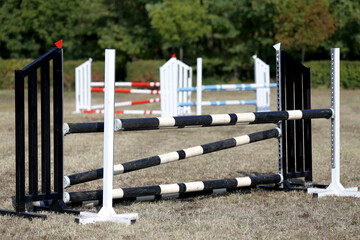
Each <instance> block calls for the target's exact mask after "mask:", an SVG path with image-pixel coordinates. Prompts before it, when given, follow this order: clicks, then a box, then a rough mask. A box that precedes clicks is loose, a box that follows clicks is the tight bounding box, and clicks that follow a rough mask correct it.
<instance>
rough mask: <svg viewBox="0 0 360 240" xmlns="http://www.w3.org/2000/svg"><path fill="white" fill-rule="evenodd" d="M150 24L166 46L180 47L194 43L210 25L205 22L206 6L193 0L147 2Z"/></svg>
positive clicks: (207, 30) (206, 31)
mask: <svg viewBox="0 0 360 240" xmlns="http://www.w3.org/2000/svg"><path fill="white" fill-rule="evenodd" d="M147 9H148V11H149V15H150V17H151V24H152V26H153V27H154V28H155V29H156V30H157V31H158V32H159V34H160V35H161V37H162V40H163V42H164V43H165V44H166V45H165V46H167V47H182V46H184V45H187V44H192V43H196V42H197V41H199V39H200V38H201V37H202V36H204V35H205V34H206V33H208V32H210V26H209V25H207V24H206V23H205V16H206V12H207V10H206V6H205V5H201V4H200V1H193V0H163V2H162V3H156V4H148V5H147Z"/></svg>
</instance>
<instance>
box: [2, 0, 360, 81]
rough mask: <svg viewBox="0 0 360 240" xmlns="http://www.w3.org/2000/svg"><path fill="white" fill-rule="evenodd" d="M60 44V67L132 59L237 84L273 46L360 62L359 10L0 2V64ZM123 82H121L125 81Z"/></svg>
mask: <svg viewBox="0 0 360 240" xmlns="http://www.w3.org/2000/svg"><path fill="white" fill-rule="evenodd" d="M60 39H63V48H64V57H65V59H84V58H88V57H92V58H93V59H99V60H102V59H103V49H105V48H115V49H116V50H117V61H118V63H119V64H118V65H119V67H120V69H123V70H124V69H125V66H126V63H128V62H129V61H136V60H138V59H167V58H169V57H170V56H171V55H172V54H173V53H176V54H177V56H178V58H180V59H182V60H184V61H185V62H186V63H188V64H192V65H193V64H194V63H195V61H196V57H203V58H204V65H206V74H208V75H212V74H214V75H222V76H225V77H229V76H231V77H234V78H239V77H240V76H241V74H242V72H244V71H247V70H249V69H250V68H252V67H251V66H252V58H251V57H252V55H254V54H256V55H258V56H259V57H260V58H262V59H263V60H265V61H266V62H273V61H274V50H273V49H272V45H273V44H275V43H276V42H282V44H283V45H282V46H283V48H285V49H287V50H288V51H289V52H291V54H293V55H295V56H296V57H297V58H298V59H299V60H302V61H305V60H318V59H325V58H326V59H328V57H329V49H330V48H331V47H334V46H336V47H340V48H341V54H342V58H344V59H348V60H359V59H360V2H359V1H352V0H315V1H314V0H221V1H218V0H72V1H61V0H0V58H3V59H8V58H36V57H38V56H39V55H40V54H42V53H44V52H46V51H47V50H48V49H50V48H51V47H52V46H53V43H54V42H55V41H57V40H60ZM123 75H124V74H123Z"/></svg>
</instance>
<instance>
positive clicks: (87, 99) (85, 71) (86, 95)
mask: <svg viewBox="0 0 360 240" xmlns="http://www.w3.org/2000/svg"><path fill="white" fill-rule="evenodd" d="M91 62H92V59H91V58H89V60H88V61H86V62H84V63H83V64H81V65H80V66H78V67H76V68H75V104H76V110H75V112H76V113H81V112H82V113H104V111H103V109H104V105H103V104H100V105H91V92H104V87H105V84H104V82H91ZM115 86H116V87H148V88H154V87H160V83H158V82H116V83H115ZM115 92H116V93H129V94H151V95H159V94H160V91H159V90H153V89H119V88H117V89H115ZM160 101H161V100H160V98H152V99H145V100H138V101H125V102H118V103H115V107H124V106H132V105H139V104H147V103H156V102H160ZM115 113H118V114H161V112H160V110H116V112H115Z"/></svg>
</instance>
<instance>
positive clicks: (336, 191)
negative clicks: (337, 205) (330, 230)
mask: <svg viewBox="0 0 360 240" xmlns="http://www.w3.org/2000/svg"><path fill="white" fill-rule="evenodd" d="M331 107H332V109H333V111H334V114H333V117H332V119H331V184H330V185H329V186H328V187H327V188H326V189H318V188H309V189H308V193H311V194H314V196H317V197H319V198H320V197H325V196H332V195H335V196H343V197H346V196H348V197H360V192H358V188H357V187H352V188H344V187H343V185H342V184H341V183H340V48H332V49H331Z"/></svg>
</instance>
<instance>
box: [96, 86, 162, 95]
mask: <svg viewBox="0 0 360 240" xmlns="http://www.w3.org/2000/svg"><path fill="white" fill-rule="evenodd" d="M91 91H92V92H105V88H95V87H94V88H91ZM115 93H138V94H152V95H159V94H160V90H150V89H122V88H116V89H115Z"/></svg>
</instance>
